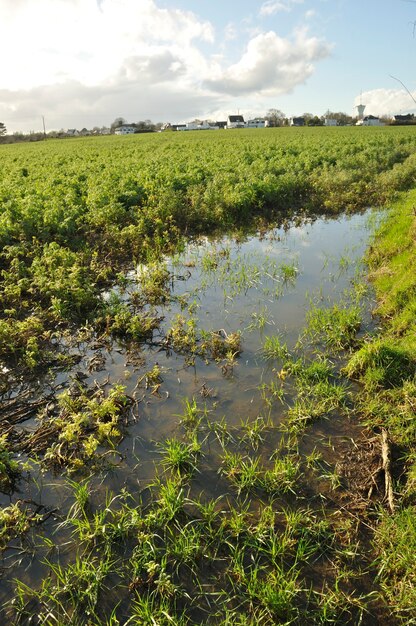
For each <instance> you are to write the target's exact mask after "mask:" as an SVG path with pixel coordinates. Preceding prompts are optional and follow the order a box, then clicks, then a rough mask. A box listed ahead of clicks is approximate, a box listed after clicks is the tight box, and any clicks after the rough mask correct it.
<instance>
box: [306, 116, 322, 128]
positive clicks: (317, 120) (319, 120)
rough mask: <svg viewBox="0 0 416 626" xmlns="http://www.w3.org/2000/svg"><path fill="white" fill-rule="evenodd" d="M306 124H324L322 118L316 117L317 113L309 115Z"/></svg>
mask: <svg viewBox="0 0 416 626" xmlns="http://www.w3.org/2000/svg"><path fill="white" fill-rule="evenodd" d="M306 124H307V125H308V126H323V125H324V121H323V119H322V118H320V117H318V116H317V115H314V116H313V117H310V118H309V119H308V120H307V122H306Z"/></svg>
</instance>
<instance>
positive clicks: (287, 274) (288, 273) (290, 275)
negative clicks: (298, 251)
mask: <svg viewBox="0 0 416 626" xmlns="http://www.w3.org/2000/svg"><path fill="white" fill-rule="evenodd" d="M279 272H280V274H281V277H282V280H283V282H284V283H294V282H295V280H296V277H297V275H298V273H299V269H298V268H297V266H296V265H295V263H290V264H289V263H281V264H280V265H279Z"/></svg>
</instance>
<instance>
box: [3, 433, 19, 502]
mask: <svg viewBox="0 0 416 626" xmlns="http://www.w3.org/2000/svg"><path fill="white" fill-rule="evenodd" d="M7 439H8V435H7V434H3V435H0V491H9V490H10V489H11V488H12V487H13V485H14V483H15V481H16V480H17V478H18V476H19V473H20V464H19V463H18V461H15V460H14V459H13V458H12V454H11V452H10V451H9V448H8V442H7Z"/></svg>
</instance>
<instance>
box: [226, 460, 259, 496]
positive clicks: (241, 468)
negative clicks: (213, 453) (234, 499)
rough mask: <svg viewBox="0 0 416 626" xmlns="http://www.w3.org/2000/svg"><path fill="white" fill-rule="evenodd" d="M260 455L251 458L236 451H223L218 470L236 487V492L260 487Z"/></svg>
mask: <svg viewBox="0 0 416 626" xmlns="http://www.w3.org/2000/svg"><path fill="white" fill-rule="evenodd" d="M260 460H261V459H260V457H255V458H251V457H249V456H246V455H242V454H240V453H238V452H228V451H227V450H226V451H225V452H224V454H223V457H222V467H221V468H220V472H221V473H222V474H223V475H224V476H225V477H226V478H227V479H228V480H229V481H230V482H231V484H233V485H234V486H235V487H236V488H237V492H238V493H241V492H242V491H250V490H254V489H257V488H259V487H262V485H263V468H262V465H261V463H260Z"/></svg>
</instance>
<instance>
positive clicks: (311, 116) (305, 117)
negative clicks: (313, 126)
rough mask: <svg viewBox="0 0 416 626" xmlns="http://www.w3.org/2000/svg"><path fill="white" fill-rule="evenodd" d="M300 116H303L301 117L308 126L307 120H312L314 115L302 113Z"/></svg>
mask: <svg viewBox="0 0 416 626" xmlns="http://www.w3.org/2000/svg"><path fill="white" fill-rule="evenodd" d="M301 117H303V119H304V120H305V125H306V126H309V122H310V121H311V120H313V118H314V115H313V113H304V114H303V115H301Z"/></svg>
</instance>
